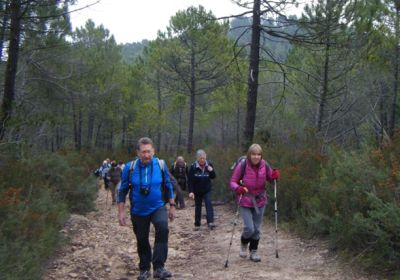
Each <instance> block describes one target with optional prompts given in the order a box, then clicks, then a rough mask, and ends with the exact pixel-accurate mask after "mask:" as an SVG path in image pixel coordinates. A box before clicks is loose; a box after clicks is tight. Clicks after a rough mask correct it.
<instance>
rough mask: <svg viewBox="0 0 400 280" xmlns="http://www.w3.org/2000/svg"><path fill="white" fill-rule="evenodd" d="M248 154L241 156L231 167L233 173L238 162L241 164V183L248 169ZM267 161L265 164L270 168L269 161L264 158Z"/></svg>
mask: <svg viewBox="0 0 400 280" xmlns="http://www.w3.org/2000/svg"><path fill="white" fill-rule="evenodd" d="M246 158H247V157H246V156H241V157H240V158H239V159H238V160H237V161H236V162H235V163H234V164H233V165H232V167H231V170H232V173H233V171H234V170H235V168H236V166H238V164H240V177H239V182H240V184H242V179H243V176H244V172H245V171H246ZM264 161H265V165H266V167H267V168H270V166H269V164H268V162H267V161H266V160H265V159H264Z"/></svg>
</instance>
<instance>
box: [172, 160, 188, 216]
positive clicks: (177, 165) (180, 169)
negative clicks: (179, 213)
mask: <svg viewBox="0 0 400 280" xmlns="http://www.w3.org/2000/svg"><path fill="white" fill-rule="evenodd" d="M169 171H170V172H171V174H172V175H173V176H174V177H175V178H176V180H177V181H178V184H179V187H180V189H177V192H176V204H177V205H178V208H180V209H183V208H185V199H184V195H183V191H184V190H186V184H187V176H188V168H187V166H186V162H185V160H184V159H183V157H181V156H179V157H177V158H176V161H175V162H174V164H173V165H172V166H171V168H170V169H169Z"/></svg>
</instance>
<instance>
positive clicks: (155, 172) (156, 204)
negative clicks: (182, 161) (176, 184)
mask: <svg viewBox="0 0 400 280" xmlns="http://www.w3.org/2000/svg"><path fill="white" fill-rule="evenodd" d="M132 163H133V161H131V162H128V163H127V164H126V165H125V168H124V170H123V171H122V180H121V186H120V188H119V191H118V203H120V202H125V200H126V195H127V194H128V192H129V182H131V184H132V189H131V191H130V192H129V194H130V195H129V199H130V201H131V214H132V215H137V216H148V215H150V214H151V213H153V212H154V211H156V210H157V209H158V208H160V207H162V206H164V205H165V202H164V200H163V194H162V190H161V183H162V174H161V168H160V165H159V162H158V158H156V157H153V158H152V160H151V162H150V163H148V164H147V165H144V164H143V163H142V162H141V161H140V159H138V160H137V162H136V165H135V169H134V170H132V171H131V174H130V178H128V173H129V168H130V167H131V164H132ZM140 174H141V176H140ZM164 178H165V184H166V186H167V189H168V197H169V198H173V197H174V191H173V187H172V184H171V180H170V177H169V174H168V168H167V166H166V164H165V162H164ZM140 185H141V186H142V188H147V189H148V190H149V194H147V195H144V194H142V193H141V192H140Z"/></svg>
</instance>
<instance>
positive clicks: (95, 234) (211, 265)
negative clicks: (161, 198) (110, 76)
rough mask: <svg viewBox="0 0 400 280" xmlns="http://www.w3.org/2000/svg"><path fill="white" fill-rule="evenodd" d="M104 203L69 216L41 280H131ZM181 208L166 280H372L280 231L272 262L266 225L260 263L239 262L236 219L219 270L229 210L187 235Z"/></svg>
mask: <svg viewBox="0 0 400 280" xmlns="http://www.w3.org/2000/svg"><path fill="white" fill-rule="evenodd" d="M108 198H109V197H108ZM109 199H110V198H109ZM105 200H106V191H104V189H101V190H100V191H99V196H98V199H97V202H96V203H97V209H98V211H96V212H92V213H90V214H88V215H86V216H79V215H72V216H71V218H70V219H69V221H68V223H67V224H66V226H65V228H64V230H63V232H64V233H65V234H66V236H67V237H68V238H69V239H70V241H71V242H70V243H69V244H68V245H66V246H65V247H64V248H63V249H61V250H60V252H59V253H58V255H57V256H56V257H55V258H54V259H52V260H51V261H49V263H48V265H47V269H46V271H45V275H44V277H43V279H44V280H53V279H58V280H59V279H119V280H123V279H124V280H126V279H136V277H137V275H138V272H139V271H138V257H137V254H136V244H135V240H134V235H133V231H132V228H131V226H129V227H120V226H119V225H118V222H117V209H116V207H115V206H111V205H110V201H109V202H108V205H107V206H106V203H105ZM187 204H188V206H189V207H187V208H186V209H183V210H177V218H176V220H175V221H173V222H172V223H170V241H169V255H168V261H167V263H166V268H167V269H169V270H170V271H171V272H172V273H173V278H171V279H180V280H183V279H185V280H186V279H270V280H274V279H276V280H286V279H287V280H289V279H290V280H291V279H299V280H305V279H307V280H308V279H311V280H316V279H324V280H331V279H337V280H343V279H360V280H364V279H365V280H367V279H368V280H370V279H375V278H371V276H369V277H367V276H366V275H360V274H359V273H355V272H353V271H352V269H351V265H346V266H344V265H343V264H340V263H339V261H338V260H337V259H336V258H335V256H332V255H331V254H329V252H328V250H327V248H326V246H325V245H324V244H323V243H321V242H304V241H302V240H300V239H299V238H297V237H295V236H293V235H291V234H288V233H285V232H282V231H280V232H279V258H275V249H274V239H273V236H274V225H272V224H269V223H264V227H263V236H262V239H261V242H260V246H259V247H260V248H259V251H260V255H261V257H262V260H261V262H259V263H254V262H251V261H250V260H248V259H241V258H239V255H238V254H239V242H240V241H239V240H240V230H241V226H242V225H241V223H240V219H238V221H239V223H238V225H237V226H236V228H235V235H234V238H233V245H232V250H231V256H230V258H229V267H228V268H225V267H224V264H225V261H226V258H227V250H228V246H229V240H230V237H231V234H232V227H233V224H232V222H233V218H234V213H233V212H234V210H233V209H232V208H233V207H232V206H229V205H222V206H216V207H215V209H214V211H215V222H216V224H217V228H216V229H215V230H213V231H210V230H209V229H208V228H207V227H206V226H202V228H201V230H200V231H193V216H194V207H191V205H192V204H193V203H192V202H188V203H187ZM127 211H128V209H127ZM203 211H204V209H203ZM203 222H204V219H203ZM151 236H154V234H153V233H152V234H151ZM152 241H153V240H152ZM376 279H377V278H376Z"/></svg>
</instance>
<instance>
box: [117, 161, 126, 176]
mask: <svg viewBox="0 0 400 280" xmlns="http://www.w3.org/2000/svg"><path fill="white" fill-rule="evenodd" d="M118 167H119V168H120V169H121V174H122V170H124V168H125V163H124V162H123V161H122V160H120V161H118Z"/></svg>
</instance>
